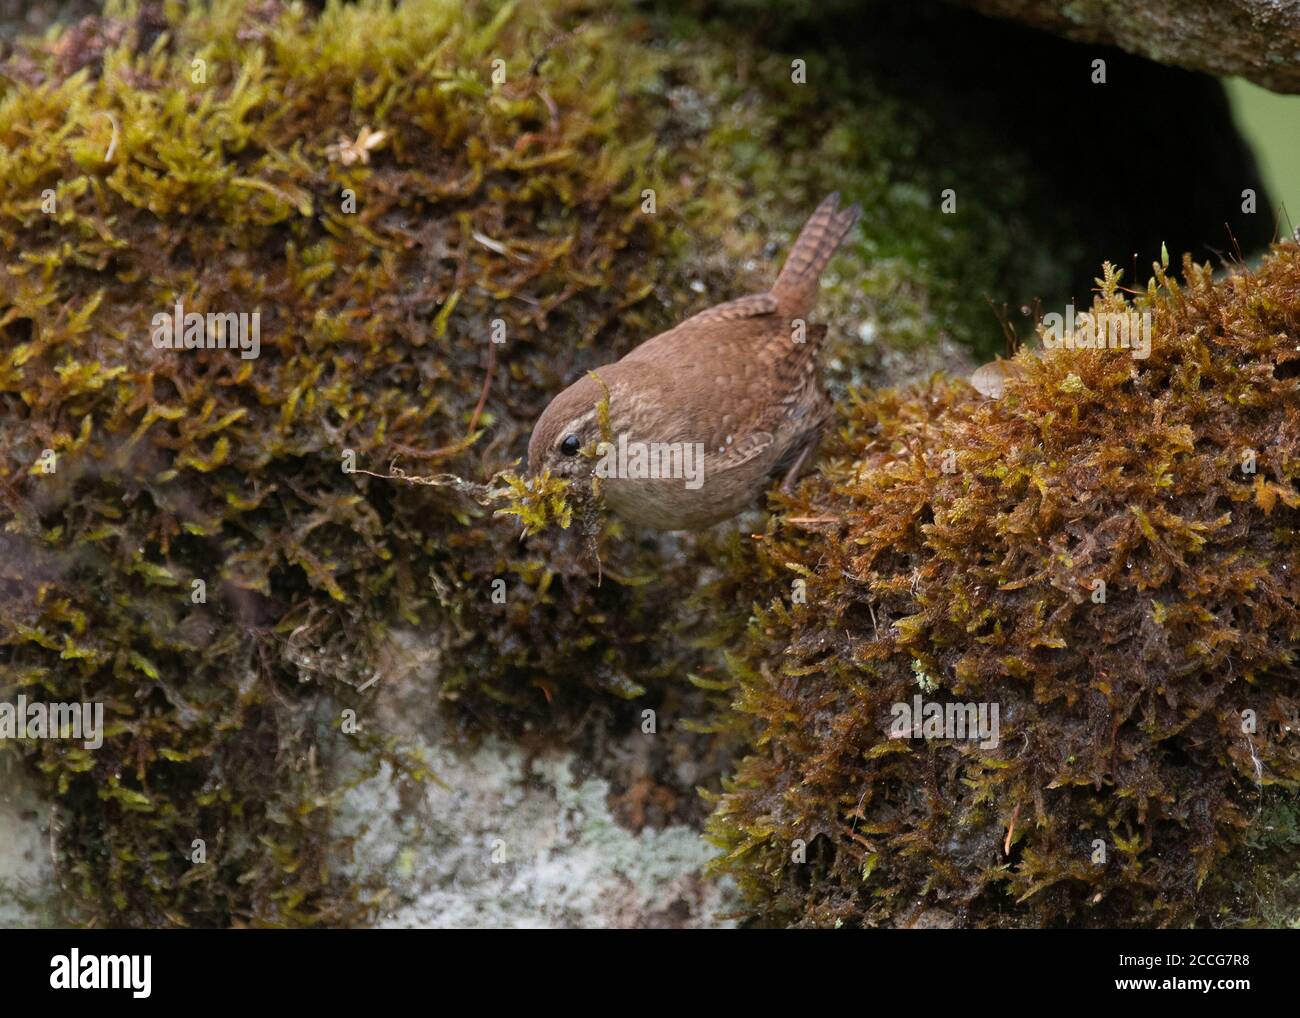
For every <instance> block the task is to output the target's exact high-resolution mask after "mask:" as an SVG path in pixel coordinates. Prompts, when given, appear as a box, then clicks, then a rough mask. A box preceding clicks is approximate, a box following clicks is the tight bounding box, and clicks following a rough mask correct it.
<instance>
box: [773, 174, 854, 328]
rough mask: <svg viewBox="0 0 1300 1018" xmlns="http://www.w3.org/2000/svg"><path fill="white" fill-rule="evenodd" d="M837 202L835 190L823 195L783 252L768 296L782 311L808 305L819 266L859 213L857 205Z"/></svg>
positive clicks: (796, 313)
mask: <svg viewBox="0 0 1300 1018" xmlns="http://www.w3.org/2000/svg"><path fill="white" fill-rule="evenodd" d="M839 204H840V196H839V192H835V193H833V194H830V195H827V196H826V198H825V199H824V200H823V201H822V203H821V204H820V205H818V206H817V209H816V211H814V212H813V214H812V215H811V216H809V217H808V222H807V223H805V224H804V228H803V230H802V231H801V232H800V233H799V239H798V240H796V241H795V242H794V247H792V248H791V249H790V253H789V255H787V256H786V259H785V265H784V266H783V267H782V269H781V274H780V275H779V276H777V277H776V283H775V284H773V286H772V296H773V297H775V298H776V299H777V302H778V305H779V306H780V308H781V312H782V313H783V314H787V315H790V316H791V317H800V316H802V315H805V314H807V313H808V311H810V310H811V309H812V305H813V302H814V301H815V300H816V299H817V283H818V281H819V280H820V279H821V275H822V270H823V269H825V268H826V263H827V262H829V261H830V260H831V255H833V254H834V253H835V249H836V248H838V247H839V246H840V243H841V242H842V241H843V240H844V238H845V236H846V235H847V234H848V232H849V230H851V229H853V224H854V223H856V222H857V221H858V216H860V215H862V208H861V206H859V205H856V204H854V205H850V206H849V207H848V208H846V209H841V208H840V207H839Z"/></svg>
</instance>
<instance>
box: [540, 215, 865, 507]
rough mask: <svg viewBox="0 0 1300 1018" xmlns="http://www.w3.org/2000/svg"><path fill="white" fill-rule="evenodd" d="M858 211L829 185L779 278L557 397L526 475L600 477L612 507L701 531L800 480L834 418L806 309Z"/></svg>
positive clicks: (816, 330) (822, 332)
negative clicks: (778, 483)
mask: <svg viewBox="0 0 1300 1018" xmlns="http://www.w3.org/2000/svg"><path fill="white" fill-rule="evenodd" d="M861 211H862V210H861V209H860V208H859V207H858V206H857V205H851V206H849V207H848V208H846V209H840V208H839V195H838V194H832V195H830V196H829V197H827V198H826V199H825V200H824V201H823V202H822V203H821V204H820V205H819V206H817V209H816V211H814V212H813V214H812V216H810V217H809V219H808V222H807V223H806V224H805V225H804V228H803V230H802V231H801V232H800V233H799V239H798V240H796V241H795V244H794V247H792V248H791V249H790V253H789V255H788V256H787V257H786V260H785V265H784V266H783V267H782V269H781V272H780V274H779V275H778V276H777V277H776V282H775V283H774V284H773V286H772V288H771V289H770V290H768V291H767V292H766V293H754V294H750V295H749V296H747V297H740V298H738V299H737V300H731V301H727V302H726V303H723V304H718V305H715V306H714V307H711V308H709V309H708V310H706V311H701V312H700V313H699V314H697V315H693V316H691V317H690V318H688V319H686V321H684V322H682V323H681V324H680V325H678V326H676V327H675V328H672V329H669V330H668V331H667V332H661V333H660V334H659V335H657V336H654V337H653V338H651V339H647V340H646V341H645V342H644V343H642V344H641V345H640V346H638V347H637V348H636V349H635V350H633V351H632V352H631V353H629V354H627V355H626V356H625V357H623V359H622V360H619V361H615V362H614V363H613V364H608V365H606V366H604V367H601V368H597V369H596V370H595V371H594V372H591V373H589V374H588V375H586V376H584V377H583V378H580V379H578V381H576V382H574V383H573V384H572V385H570V386H569V387H568V388H567V389H565V390H564V391H563V392H561V393H560V394H559V395H558V396H556V397H555V399H553V400H552V401H551V403H550V405H549V406H547V408H546V409H545V410H544V411H543V412H542V415H541V417H539V418H538V420H537V424H536V425H535V426H534V428H533V434H532V437H531V438H530V440H529V442H528V467H529V472H530V473H532V474H534V475H537V474H540V473H541V472H542V471H544V470H547V469H549V470H550V472H551V473H552V474H553V475H555V476H558V477H562V478H566V479H570V480H578V479H581V478H587V477H593V476H594V477H596V478H599V484H600V490H601V492H602V493H603V495H604V499H605V504H606V506H607V507H608V508H609V509H610V510H611V511H612V512H614V513H615V514H617V515H618V516H620V517H621V518H622V519H624V520H627V521H628V522H630V523H634V524H639V525H641V526H646V527H653V528H656V529H659V530H697V529H701V528H704V527H708V526H712V525H713V524H715V523H719V522H721V521H722V520H726V519H728V518H730V517H732V516H734V515H735V514H736V513H738V512H740V511H742V510H743V509H745V508H747V507H749V506H750V505H752V504H753V503H754V502H755V501H756V500H757V498H758V496H759V495H760V494H762V493H763V492H764V491H765V490H766V489H767V488H768V486H769V485H770V484H771V482H772V481H773V480H774V479H776V478H778V477H784V479H785V483H786V485H787V486H788V485H790V484H792V483H793V481H794V480H795V479H796V478H797V477H798V475H799V472H800V470H801V469H802V468H803V466H804V465H805V463H806V462H807V460H808V458H809V456H810V455H811V453H812V452H813V450H814V449H815V448H816V445H817V441H818V438H819V437H820V434H821V430H822V427H823V426H824V425H825V424H826V422H827V421H828V420H829V419H830V417H831V402H830V400H829V398H828V397H827V396H826V393H825V391H824V390H823V388H822V385H821V379H820V377H819V374H818V366H817V353H818V350H819V349H820V347H821V345H822V343H823V341H824V340H825V338H826V326H825V325H812V324H809V323H808V321H807V315H808V313H809V312H810V311H811V310H812V307H813V303H814V302H815V300H816V298H817V287H818V284H819V282H820V280H821V274H822V271H823V270H824V269H825V268H826V263H827V262H829V261H830V259H831V255H833V254H834V253H835V250H836V249H837V248H838V247H839V245H840V243H841V242H842V241H843V240H844V237H845V236H846V235H847V234H848V232H849V230H850V229H852V227H853V224H854V223H855V222H857V220H858V216H859V215H860V214H861Z"/></svg>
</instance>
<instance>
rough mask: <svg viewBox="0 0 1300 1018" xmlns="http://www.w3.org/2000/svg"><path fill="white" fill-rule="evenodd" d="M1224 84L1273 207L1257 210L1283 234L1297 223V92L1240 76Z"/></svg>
mask: <svg viewBox="0 0 1300 1018" xmlns="http://www.w3.org/2000/svg"><path fill="white" fill-rule="evenodd" d="M1224 85H1225V86H1226V87H1227V90H1228V98H1229V100H1230V101H1231V102H1232V111H1233V115H1234V116H1235V117H1236V119H1237V124H1238V126H1239V127H1240V129H1241V133H1242V134H1243V135H1245V138H1246V141H1247V143H1248V144H1249V145H1250V147H1251V148H1252V149H1253V150H1254V152H1255V158H1256V159H1258V160H1259V168H1260V172H1261V173H1262V174H1263V175H1264V183H1265V184H1266V185H1267V186H1268V189H1269V196H1270V200H1271V202H1272V206H1273V207H1272V208H1271V209H1268V210H1265V209H1264V208H1263V207H1262V206H1261V207H1260V208H1259V212H1260V214H1262V215H1267V216H1269V218H1270V219H1272V220H1275V221H1276V222H1277V223H1278V224H1279V226H1278V230H1277V234H1278V236H1279V237H1286V236H1287V234H1289V233H1290V232H1291V231H1292V230H1293V229H1295V227H1297V226H1300V95H1278V94H1276V93H1274V92H1270V91H1268V90H1267V89H1263V88H1260V87H1259V86H1258V85H1252V84H1251V83H1250V82H1248V81H1245V80H1243V79H1242V78H1226V79H1224ZM1193 158H1194V157H1193ZM1282 206H1285V211H1282V208H1281V207H1282Z"/></svg>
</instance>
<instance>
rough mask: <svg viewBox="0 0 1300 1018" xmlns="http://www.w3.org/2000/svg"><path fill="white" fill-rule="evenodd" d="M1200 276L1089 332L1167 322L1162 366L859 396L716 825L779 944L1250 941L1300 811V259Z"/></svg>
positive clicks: (1107, 283)
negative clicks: (973, 928)
mask: <svg viewBox="0 0 1300 1018" xmlns="http://www.w3.org/2000/svg"><path fill="white" fill-rule="evenodd" d="M1183 268H1184V275H1185V277H1186V283H1185V285H1182V286H1180V285H1179V284H1178V283H1176V282H1174V281H1173V280H1172V279H1171V278H1170V277H1169V276H1168V275H1167V274H1166V272H1165V270H1164V269H1162V268H1161V267H1160V266H1159V265H1157V266H1156V267H1155V277H1154V278H1153V280H1152V281H1151V283H1150V284H1149V286H1148V287H1147V288H1146V290H1145V291H1143V292H1140V293H1138V294H1137V295H1136V297H1135V298H1134V299H1133V301H1132V302H1131V303H1130V302H1129V301H1127V300H1126V299H1125V297H1124V296H1123V294H1122V292H1121V291H1120V289H1119V286H1118V273H1116V272H1114V271H1113V270H1110V269H1109V267H1108V269H1107V272H1106V275H1105V278H1104V279H1101V280H1099V281H1098V284H1099V292H1098V295H1097V298H1096V302H1095V304H1094V306H1093V312H1094V313H1095V314H1098V315H1124V316H1127V315H1130V314H1133V315H1137V316H1139V319H1138V321H1140V316H1142V315H1149V316H1150V323H1151V324H1150V327H1151V332H1150V351H1149V354H1150V355H1149V357H1147V358H1145V359H1143V358H1141V357H1140V356H1134V355H1133V353H1134V351H1132V350H1130V349H1111V348H1100V349H1098V348H1087V349H1084V348H1068V347H1063V348H1059V349H1052V350H1045V351H1044V352H1043V353H1042V354H1041V355H1039V354H1032V353H1028V352H1022V353H1021V354H1020V355H1019V356H1018V357H1017V359H1016V360H1015V361H1014V362H1012V365H1013V366H1012V368H1011V369H1010V370H1008V371H1007V376H1008V377H1007V380H1006V388H1005V392H1004V394H1003V396H1002V397H1001V399H997V400H990V399H986V398H984V397H983V396H981V395H980V394H979V393H977V392H975V391H973V390H972V389H970V388H969V387H967V386H966V385H965V384H963V383H960V382H941V381H936V382H935V383H934V384H932V385H930V386H926V387H923V388H919V389H916V390H913V391H907V392H900V391H896V390H895V391H882V392H879V393H876V394H872V395H867V394H863V395H862V396H860V397H859V398H858V399H857V400H855V401H854V402H853V403H852V405H851V406H850V407H849V408H848V414H847V418H846V420H845V422H844V426H843V428H842V430H841V432H840V434H839V435H838V437H837V439H836V441H835V444H834V446H833V448H832V449H831V450H830V451H829V459H828V460H827V461H826V462H825V463H824V466H823V468H822V470H821V471H820V473H819V474H818V475H817V476H815V477H813V478H811V479H809V480H808V481H806V482H805V483H804V485H803V486H802V488H801V489H800V492H799V494H798V497H797V498H796V499H795V500H794V502H793V503H792V505H791V506H790V508H789V509H788V510H787V511H785V512H784V513H783V514H782V515H780V516H774V517H773V518H772V520H771V522H770V524H769V527H768V530H767V532H766V534H765V539H764V540H763V541H762V542H760V543H759V544H758V546H757V547H758V551H757V555H758V559H759V563H760V569H761V570H763V571H764V572H765V573H766V574H767V575H770V576H779V575H780V574H781V573H782V572H784V579H781V580H778V581H776V582H773V583H772V584H771V586H770V587H769V589H768V592H767V596H766V597H765V598H764V599H763V605H762V607H761V608H758V609H756V614H755V618H754V620H753V622H752V623H751V625H750V627H749V633H748V640H747V642H746V643H745V645H744V648H743V649H742V650H741V651H740V652H739V653H738V654H737V655H736V658H735V662H734V669H733V675H734V678H735V688H734V691H733V704H732V708H733V710H734V711H735V712H736V713H738V714H739V715H740V716H742V717H744V718H745V719H746V722H745V726H744V727H745V731H746V733H747V736H748V738H749V740H750V744H751V747H752V749H751V751H750V753H749V755H748V756H747V757H746V758H745V759H744V760H743V761H742V762H741V763H740V765H739V768H738V770H737V773H736V775H735V777H734V779H732V780H731V781H730V782H729V783H728V785H727V788H726V792H725V794H723V795H722V796H721V799H720V801H719V802H718V805H717V811H716V813H715V815H714V817H713V819H712V821H711V827H712V834H713V836H714V838H715V839H716V840H717V842H718V843H719V844H720V845H721V846H722V847H723V848H724V849H725V850H726V853H727V855H726V859H725V861H724V862H723V867H724V868H725V869H728V870H731V871H733V872H735V873H736V874H737V875H738V876H739V877H740V878H741V880H742V882H743V883H744V885H745V887H746V890H747V892H748V893H749V895H750V897H751V900H752V903H753V907H754V910H755V914H756V915H757V916H758V917H761V918H762V919H764V920H766V921H771V922H781V923H787V922H795V923H802V924H809V925H838V924H841V923H844V924H854V925H875V924H910V923H912V922H915V921H917V919H918V918H920V917H921V916H923V915H924V914H925V913H927V912H928V911H930V910H939V911H942V912H946V913H948V914H949V915H950V916H953V917H955V918H956V919H957V921H959V922H962V923H965V924H973V925H1038V924H1096V925H1137V926H1150V925H1163V924H1173V923H1198V924H1200V923H1212V924H1213V923H1227V922H1240V921H1246V920H1248V919H1249V918H1250V916H1251V915H1254V916H1256V917H1258V915H1259V912H1257V911H1255V906H1254V905H1251V906H1247V908H1246V910H1245V913H1244V914H1243V910H1242V908H1241V905H1240V904H1239V903H1240V902H1242V901H1247V902H1252V903H1253V902H1257V901H1258V900H1259V894H1258V886H1259V883H1260V882H1262V883H1265V884H1267V883H1268V882H1269V881H1268V880H1265V879H1264V878H1263V877H1262V876H1261V874H1262V872H1263V870H1262V869H1261V870H1260V872H1258V873H1257V872H1256V870H1255V869H1254V868H1252V867H1248V866H1243V865H1241V863H1242V861H1243V859H1244V858H1245V857H1246V855H1247V854H1248V852H1249V851H1250V850H1251V849H1252V846H1253V847H1258V845H1257V844H1256V843H1257V842H1259V841H1261V840H1263V841H1268V840H1270V839H1272V840H1274V841H1276V839H1277V838H1278V837H1281V840H1282V841H1286V840H1287V838H1286V837H1285V836H1284V835H1285V831H1283V832H1282V835H1279V834H1278V831H1277V830H1276V829H1275V828H1277V827H1278V825H1277V824H1276V823H1275V822H1274V821H1273V820H1269V819H1268V817H1270V816H1272V817H1274V818H1276V815H1278V811H1279V810H1280V811H1281V814H1280V815H1282V816H1285V815H1287V811H1288V809H1290V808H1292V807H1289V806H1288V805H1287V804H1288V803H1291V804H1293V803H1294V801H1295V799H1294V793H1295V790H1296V789H1297V787H1300V741H1298V740H1297V738H1296V731H1297V722H1298V721H1300V682H1298V680H1297V668H1296V652H1297V648H1298V647H1300V613H1298V612H1297V604H1298V603H1300V578H1298V576H1297V573H1298V572H1300V540H1298V539H1297V533H1298V531H1297V525H1298V524H1300V381H1297V376H1300V248H1297V247H1296V246H1295V245H1294V244H1287V245H1285V246H1281V247H1278V248H1276V249H1275V250H1274V252H1273V253H1272V255H1271V256H1270V257H1269V258H1268V259H1267V260H1266V261H1265V262H1264V263H1263V265H1262V267H1261V268H1260V269H1259V270H1258V271H1255V272H1251V271H1246V270H1241V271H1237V272H1234V273H1233V274H1231V275H1230V276H1228V277H1227V278H1225V279H1224V280H1222V281H1221V282H1213V281H1212V278H1211V274H1210V271H1209V268H1208V267H1198V266H1196V265H1194V264H1193V263H1191V262H1190V260H1189V261H1187V262H1185V264H1184V267H1183ZM1112 320H1113V321H1118V320H1119V319H1112ZM1061 332H1062V333H1063V334H1065V335H1070V336H1071V339H1072V340H1073V338H1074V336H1073V334H1071V333H1068V332H1066V330H1065V329H1064V328H1062V329H1061ZM1087 335H1088V334H1087V333H1086V332H1085V331H1080V333H1079V336H1080V337H1083V338H1086V337H1087ZM1044 338H1045V340H1047V339H1050V338H1059V337H1055V336H1054V335H1053V336H1049V335H1048V334H1047V333H1044ZM1140 352H1141V351H1138V353H1140ZM917 697H921V698H922V703H921V704H920V705H919V706H920V710H919V712H918V711H917V710H916V708H917V707H918V705H917V703H916V699H915V698H917ZM926 704H935V705H938V706H939V707H940V708H941V709H943V711H944V716H945V717H947V716H948V711H947V706H948V705H951V704H971V705H974V706H976V708H977V710H979V711H981V712H982V711H985V710H987V712H988V713H987V714H985V713H981V714H979V715H978V717H979V720H980V721H986V722H987V721H992V722H993V724H992V725H989V726H988V727H986V728H984V729H982V730H981V731H980V733H979V735H978V736H976V734H975V733H974V731H973V730H972V729H967V730H962V729H960V728H958V727H956V726H955V725H954V726H952V727H945V728H940V727H934V728H932V727H931V721H932V715H933V711H932V710H928V709H927V708H926V706H925V705H926ZM903 707H906V708H909V709H910V712H909V710H904V709H901V708H903ZM995 710H996V713H994V711H995ZM963 716H964V717H965V718H966V720H967V721H968V723H972V722H974V721H975V717H974V716H972V715H970V714H969V713H967V712H963ZM730 717H734V715H729V718H730ZM952 720H953V721H956V720H957V718H956V715H955V714H954V715H953V716H952ZM900 722H901V724H900ZM913 725H915V727H913ZM990 733H991V734H992V736H993V737H992V738H985V736H986V735H989V734H990ZM1281 827H1282V828H1284V827H1285V824H1282V825H1281ZM1293 857H1294V845H1292V846H1291V848H1290V849H1289V850H1288V853H1287V854H1286V855H1285V856H1281V857H1279V859H1293ZM1279 859H1275V860H1273V861H1274V862H1278V861H1279ZM1264 861H1267V859H1265V860H1264ZM1252 887H1253V888H1254V890H1251V888H1252ZM1261 907H1263V906H1261ZM1265 911H1269V909H1268V908H1265ZM1273 911H1276V909H1273ZM1291 914H1294V909H1292V913H1291Z"/></svg>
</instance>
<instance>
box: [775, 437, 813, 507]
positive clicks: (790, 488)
mask: <svg viewBox="0 0 1300 1018" xmlns="http://www.w3.org/2000/svg"><path fill="white" fill-rule="evenodd" d="M816 447H817V440H816V439H815V438H814V439H813V440H812V441H809V442H806V443H805V444H804V447H803V448H802V449H800V450H799V455H798V456H797V457H795V461H794V465H793V466H792V467H790V469H789V470H787V471H786V473H785V480H783V481H782V482H781V492H782V493H783V494H785V495H793V494H794V484H795V481H797V480H799V471H801V470H802V469H803V465H804V464H805V463H807V462H808V457H809V456H811V455H812V451H813V449H815V448H816Z"/></svg>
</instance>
